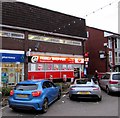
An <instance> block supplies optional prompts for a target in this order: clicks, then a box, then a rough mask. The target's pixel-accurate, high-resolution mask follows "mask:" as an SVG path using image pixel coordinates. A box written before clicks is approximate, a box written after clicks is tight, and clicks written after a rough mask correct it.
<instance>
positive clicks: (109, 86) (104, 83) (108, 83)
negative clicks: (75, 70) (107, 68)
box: [99, 72, 120, 94]
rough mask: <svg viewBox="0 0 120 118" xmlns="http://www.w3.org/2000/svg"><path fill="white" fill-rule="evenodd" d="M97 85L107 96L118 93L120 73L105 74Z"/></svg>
mask: <svg viewBox="0 0 120 118" xmlns="http://www.w3.org/2000/svg"><path fill="white" fill-rule="evenodd" d="M99 85H100V87H101V88H102V89H104V90H106V92H107V94H110V93H111V92H120V72H106V73H105V74H104V75H103V76H102V77H101V78H100V79H99Z"/></svg>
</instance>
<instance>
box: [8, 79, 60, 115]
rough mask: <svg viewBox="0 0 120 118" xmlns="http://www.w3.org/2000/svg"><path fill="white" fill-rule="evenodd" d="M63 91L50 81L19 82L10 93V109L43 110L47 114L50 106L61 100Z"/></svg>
mask: <svg viewBox="0 0 120 118" xmlns="http://www.w3.org/2000/svg"><path fill="white" fill-rule="evenodd" d="M60 97H61V89H60V87H59V86H56V85H55V84H54V83H52V82H51V81H49V80H26V81H23V82H19V83H18V84H17V85H16V87H15V88H14V90H11V91H10V97H9V99H8V103H9V107H10V108H12V109H13V110H17V109H22V110H33V109H34V110H37V111H39V110H41V111H42V112H43V113H45V112H47V110H48V106H49V105H50V104H51V103H52V102H53V101H55V100H56V99H60Z"/></svg>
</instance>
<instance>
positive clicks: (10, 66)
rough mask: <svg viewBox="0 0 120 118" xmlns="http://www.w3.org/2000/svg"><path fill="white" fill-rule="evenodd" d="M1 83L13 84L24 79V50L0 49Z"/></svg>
mask: <svg viewBox="0 0 120 118" xmlns="http://www.w3.org/2000/svg"><path fill="white" fill-rule="evenodd" d="M0 55H1V60H0V63H1V67H0V71H1V84H8V85H14V84H16V83H18V82H20V81H23V80H24V51H15V50H0Z"/></svg>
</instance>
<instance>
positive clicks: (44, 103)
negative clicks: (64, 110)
mask: <svg viewBox="0 0 120 118" xmlns="http://www.w3.org/2000/svg"><path fill="white" fill-rule="evenodd" d="M47 111H48V100H47V99H46V98H45V99H44V102H43V105H42V112H43V113H46V112H47Z"/></svg>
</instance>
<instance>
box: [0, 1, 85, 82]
mask: <svg viewBox="0 0 120 118" xmlns="http://www.w3.org/2000/svg"><path fill="white" fill-rule="evenodd" d="M0 27H1V28H2V30H1V31H0V37H1V39H0V40H1V41H2V49H0V54H1V57H2V60H1V62H2V67H1V68H0V70H1V79H2V82H6V80H8V83H13V84H14V83H16V82H19V81H22V80H24V79H31V78H34V79H38V78H45V79H48V78H50V77H51V76H52V78H54V79H61V78H63V76H64V77H67V78H71V77H73V76H74V74H75V70H76V69H77V70H78V71H77V72H78V73H76V74H77V75H76V76H78V75H79V76H81V72H83V68H84V56H83V54H84V42H85V41H86V39H87V34H86V24H85V19H82V18H78V17H74V16H70V15H66V14H63V13H59V12H56V11H51V10H48V9H44V8H40V7H37V6H33V5H30V4H26V3H22V2H13V3H12V2H3V3H2V24H0ZM31 56H32V57H33V56H37V58H39V61H37V62H36V63H31V62H29V60H28V57H31Z"/></svg>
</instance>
